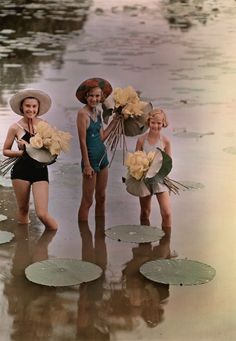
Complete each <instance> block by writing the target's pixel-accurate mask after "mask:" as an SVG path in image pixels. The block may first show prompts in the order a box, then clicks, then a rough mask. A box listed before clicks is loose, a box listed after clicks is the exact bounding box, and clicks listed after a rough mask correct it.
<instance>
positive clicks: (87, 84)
mask: <svg viewBox="0 0 236 341" xmlns="http://www.w3.org/2000/svg"><path fill="white" fill-rule="evenodd" d="M93 88H101V89H102V92H103V95H104V97H105V98H107V97H108V96H109V95H110V94H111V93H112V86H111V84H110V83H109V82H108V81H107V80H106V79H103V78H89V79H86V80H85V81H83V82H82V83H81V84H80V85H79V87H78V89H77V91H76V97H77V98H78V100H79V101H80V102H82V103H84V104H86V103H87V98H86V95H87V93H88V91H89V90H91V89H93ZM105 98H104V99H105Z"/></svg>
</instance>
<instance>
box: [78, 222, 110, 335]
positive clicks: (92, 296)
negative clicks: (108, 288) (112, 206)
mask: <svg viewBox="0 0 236 341" xmlns="http://www.w3.org/2000/svg"><path fill="white" fill-rule="evenodd" d="M104 227H105V221H104V218H102V217H96V221H95V233H94V242H93V234H92V232H91V230H90V228H89V225H88V222H87V221H79V230H80V235H81V239H82V260H84V261H88V262H91V263H95V264H97V265H98V266H100V267H101V268H102V269H103V271H104V272H105V270H106V266H107V250H106V243H105V234H104ZM104 278H105V274H104V273H103V275H102V276H101V277H100V278H98V279H96V281H93V282H89V283H83V284H81V285H80V287H79V293H80V297H79V301H78V317H77V336H78V337H79V338H80V337H83V338H84V339H86V340H109V339H110V337H109V332H108V328H107V326H106V325H105V322H104V321H103V320H102V319H101V318H100V309H99V306H100V302H101V301H102V299H103V291H104V288H103V283H104Z"/></svg>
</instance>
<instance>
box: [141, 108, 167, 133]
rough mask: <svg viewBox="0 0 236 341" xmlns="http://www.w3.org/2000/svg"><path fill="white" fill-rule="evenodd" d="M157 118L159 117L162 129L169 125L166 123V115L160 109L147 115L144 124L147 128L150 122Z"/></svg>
mask: <svg viewBox="0 0 236 341" xmlns="http://www.w3.org/2000/svg"><path fill="white" fill-rule="evenodd" d="M158 116H160V117H161V118H162V122H163V127H164V128H166V127H167V126H168V124H169V123H168V121H167V117H166V114H165V113H164V111H163V110H162V109H160V108H155V109H153V110H152V111H150V112H149V113H148V115H147V119H146V124H147V125H148V126H149V122H150V120H155V119H156V118H157V117H158Z"/></svg>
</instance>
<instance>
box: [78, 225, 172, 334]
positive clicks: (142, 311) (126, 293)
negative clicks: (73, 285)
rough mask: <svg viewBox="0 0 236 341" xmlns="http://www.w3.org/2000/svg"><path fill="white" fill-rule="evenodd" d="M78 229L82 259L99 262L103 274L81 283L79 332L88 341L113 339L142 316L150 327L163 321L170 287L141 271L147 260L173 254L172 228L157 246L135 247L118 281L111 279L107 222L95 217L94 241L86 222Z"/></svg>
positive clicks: (142, 245)
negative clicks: (112, 337) (150, 278)
mask: <svg viewBox="0 0 236 341" xmlns="http://www.w3.org/2000/svg"><path fill="white" fill-rule="evenodd" d="M79 229H80V234H81V238H82V258H83V259H84V260H87V261H93V262H94V263H96V264H98V265H100V266H101V267H102V268H103V270H104V275H103V276H102V277H101V278H99V279H98V280H97V281H95V282H93V283H85V284H82V285H81V286H80V289H79V291H80V298H79V301H78V330H77V332H78V334H77V335H78V336H80V337H82V336H83V337H84V338H85V339H86V340H110V337H111V335H112V334H113V333H116V332H117V331H119V330H122V331H133V330H135V329H136V328H137V325H138V324H139V322H138V321H139V319H142V320H143V321H145V323H146V326H147V327H151V328H152V327H155V326H157V325H158V324H159V323H160V322H162V321H163V319H164V305H165V304H166V302H167V301H166V299H167V298H168V296H169V286H168V285H161V284H155V283H152V282H151V281H148V280H147V279H145V278H144V277H143V276H142V275H141V274H140V273H139V268H140V266H141V265H142V264H143V263H145V262H146V261H150V260H154V259H158V258H169V257H170V256H171V253H170V231H167V232H166V234H165V236H164V237H163V238H162V239H161V240H160V242H159V244H157V245H152V244H151V243H144V244H139V245H138V246H136V247H133V248H132V259H130V260H129V261H128V262H127V263H126V264H124V265H123V269H122V272H121V276H120V278H119V280H117V281H114V279H113V280H112V279H111V280H110V281H109V280H108V278H107V276H106V271H107V272H109V271H110V269H107V263H109V259H108V258H109V256H108V255H107V250H106V243H105V234H104V221H103V220H102V219H97V220H96V226H95V233H94V241H93V233H92V231H91V230H90V228H89V225H88V224H87V223H84V222H80V223H79ZM109 335H110V336H109Z"/></svg>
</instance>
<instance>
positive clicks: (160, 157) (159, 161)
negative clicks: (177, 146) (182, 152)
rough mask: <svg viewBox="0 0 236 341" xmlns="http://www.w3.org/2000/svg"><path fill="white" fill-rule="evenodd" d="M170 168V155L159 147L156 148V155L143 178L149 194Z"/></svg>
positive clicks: (161, 181)
mask: <svg viewBox="0 0 236 341" xmlns="http://www.w3.org/2000/svg"><path fill="white" fill-rule="evenodd" d="M171 169H172V159H171V157H170V156H169V155H168V154H166V153H165V152H163V150H161V149H160V148H157V151H156V155H155V156H154V159H153V160H152V163H151V165H150V167H149V169H148V171H147V173H146V175H145V177H144V180H143V181H144V183H145V185H146V186H147V188H148V189H149V191H150V192H151V194H152V193H153V192H154V191H153V189H154V187H155V185H156V184H157V183H163V180H164V178H165V177H166V176H167V175H168V174H169V173H170V171H171Z"/></svg>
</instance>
